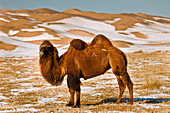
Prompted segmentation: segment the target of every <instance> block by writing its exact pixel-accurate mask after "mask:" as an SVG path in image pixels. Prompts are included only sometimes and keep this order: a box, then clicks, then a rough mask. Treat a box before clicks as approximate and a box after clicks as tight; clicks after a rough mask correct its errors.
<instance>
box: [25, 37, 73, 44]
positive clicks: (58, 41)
mask: <svg viewBox="0 0 170 113" xmlns="http://www.w3.org/2000/svg"><path fill="white" fill-rule="evenodd" d="M72 40H73V39H72V38H64V37H63V38H61V39H60V40H49V41H50V42H51V43H52V44H60V45H68V44H70V42H71V41H72ZM43 41H44V40H35V41H27V42H29V43H33V44H38V45H41V43H42V42H43Z"/></svg>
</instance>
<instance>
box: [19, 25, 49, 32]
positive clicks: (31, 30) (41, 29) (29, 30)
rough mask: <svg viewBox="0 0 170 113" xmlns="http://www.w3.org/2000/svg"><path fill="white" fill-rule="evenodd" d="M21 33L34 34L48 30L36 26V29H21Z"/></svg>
mask: <svg viewBox="0 0 170 113" xmlns="http://www.w3.org/2000/svg"><path fill="white" fill-rule="evenodd" d="M21 31H28V32H33V31H46V30H45V29H44V28H38V27H37V26H34V29H21Z"/></svg>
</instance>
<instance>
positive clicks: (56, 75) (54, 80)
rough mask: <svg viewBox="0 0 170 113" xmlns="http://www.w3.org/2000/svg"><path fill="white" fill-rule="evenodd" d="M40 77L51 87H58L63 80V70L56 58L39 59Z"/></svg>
mask: <svg viewBox="0 0 170 113" xmlns="http://www.w3.org/2000/svg"><path fill="white" fill-rule="evenodd" d="M40 69H41V74H42V76H43V77H44V78H45V79H46V80H47V81H48V82H49V83H50V84H52V85H60V84H61V83H62V81H63V78H64V75H65V73H64V70H63V69H62V67H61V66H60V65H59V61H58V56H50V55H49V56H48V57H45V58H40Z"/></svg>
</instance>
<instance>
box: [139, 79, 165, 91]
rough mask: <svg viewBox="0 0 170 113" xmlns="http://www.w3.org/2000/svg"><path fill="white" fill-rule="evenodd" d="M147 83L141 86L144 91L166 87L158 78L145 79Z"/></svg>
mask: <svg viewBox="0 0 170 113" xmlns="http://www.w3.org/2000/svg"><path fill="white" fill-rule="evenodd" d="M144 79H145V82H144V84H143V85H142V86H141V87H142V88H143V89H150V90H153V89H159V88H160V87H161V86H164V84H163V83H162V82H161V81H160V79H159V78H158V77H147V76H145V77H144Z"/></svg>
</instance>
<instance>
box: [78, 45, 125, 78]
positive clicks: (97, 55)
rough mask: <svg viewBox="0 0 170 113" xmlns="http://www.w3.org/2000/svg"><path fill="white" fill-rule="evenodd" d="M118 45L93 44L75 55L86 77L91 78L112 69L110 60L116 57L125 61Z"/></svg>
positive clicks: (118, 60)
mask: <svg viewBox="0 0 170 113" xmlns="http://www.w3.org/2000/svg"><path fill="white" fill-rule="evenodd" d="M122 53H123V52H121V51H120V50H119V49H117V48H116V47H111V46H101V45H93V46H89V47H87V48H86V49H85V50H83V51H81V52H79V54H78V55H77V56H76V57H75V58H76V59H75V60H76V62H77V64H78V67H79V68H80V70H81V72H82V73H83V75H84V78H91V77H94V76H97V75H101V74H104V73H105V72H106V71H107V70H108V69H110V64H109V61H111V59H116V61H115V63H116V62H119V63H121V62H122V61H123V62H124V60H125V59H124V56H123V55H122Z"/></svg>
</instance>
